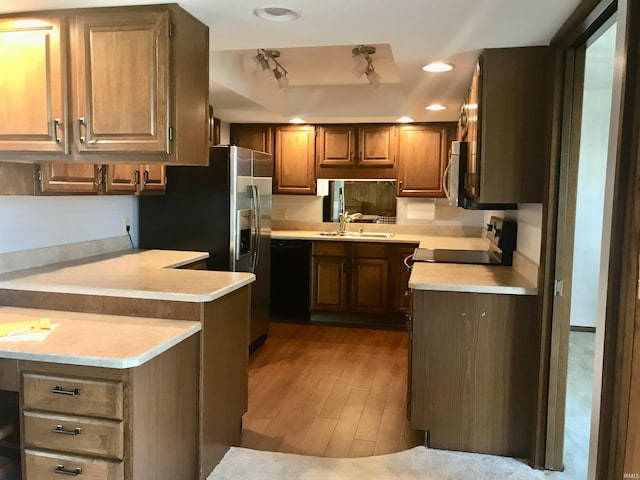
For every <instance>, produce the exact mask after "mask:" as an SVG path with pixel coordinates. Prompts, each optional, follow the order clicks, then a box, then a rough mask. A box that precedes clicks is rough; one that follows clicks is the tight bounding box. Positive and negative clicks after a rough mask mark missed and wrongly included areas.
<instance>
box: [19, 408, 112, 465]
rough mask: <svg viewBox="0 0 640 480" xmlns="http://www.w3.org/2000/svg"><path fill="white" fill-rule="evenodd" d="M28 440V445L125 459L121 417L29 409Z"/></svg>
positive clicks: (25, 418)
mask: <svg viewBox="0 0 640 480" xmlns="http://www.w3.org/2000/svg"><path fill="white" fill-rule="evenodd" d="M23 420H24V422H23V426H24V443H25V445H26V446H27V447H33V448H46V449H49V450H62V451H65V452H70V453H80V454H87V455H95V456H99V457H110V458H117V459H120V460H122V458H123V453H124V448H123V438H124V435H123V432H124V429H123V426H122V422H119V421H117V420H102V419H97V418H89V417H76V416H67V415H55V414H47V413H39V412H30V411H25V412H24V414H23Z"/></svg>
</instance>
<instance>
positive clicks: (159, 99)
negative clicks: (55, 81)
mask: <svg viewBox="0 0 640 480" xmlns="http://www.w3.org/2000/svg"><path fill="white" fill-rule="evenodd" d="M76 22H77V23H76V27H75V30H74V34H75V36H74V40H75V41H74V42H72V47H73V49H72V67H73V72H74V78H75V81H76V84H77V91H76V92H75V95H74V97H73V111H74V116H75V118H76V119H78V125H77V128H78V136H77V138H76V148H77V149H78V151H80V152H145V153H164V154H168V153H169V148H168V146H169V143H168V124H167V118H168V115H167V106H168V98H169V72H168V68H169V61H168V58H169V14H168V12H114V13H112V14H111V15H109V16H106V15H104V14H103V13H102V14H100V13H97V14H93V15H92V14H85V15H80V16H78V17H77V20H76Z"/></svg>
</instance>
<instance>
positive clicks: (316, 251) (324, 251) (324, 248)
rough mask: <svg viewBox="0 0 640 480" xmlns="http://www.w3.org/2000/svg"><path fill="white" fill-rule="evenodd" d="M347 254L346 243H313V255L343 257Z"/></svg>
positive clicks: (347, 247) (347, 245)
mask: <svg viewBox="0 0 640 480" xmlns="http://www.w3.org/2000/svg"><path fill="white" fill-rule="evenodd" d="M348 254H349V243H348V242H313V255H328V256H333V257H344V256H346V255H348Z"/></svg>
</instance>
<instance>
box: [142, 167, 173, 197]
mask: <svg viewBox="0 0 640 480" xmlns="http://www.w3.org/2000/svg"><path fill="white" fill-rule="evenodd" d="M140 177H141V180H140V185H139V190H140V193H148V192H164V191H165V189H166V188H167V176H166V173H165V166H164V165H159V164H150V165H140Z"/></svg>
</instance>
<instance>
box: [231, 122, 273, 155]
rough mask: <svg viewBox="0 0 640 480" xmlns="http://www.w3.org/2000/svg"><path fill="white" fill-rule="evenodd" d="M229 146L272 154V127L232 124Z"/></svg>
mask: <svg viewBox="0 0 640 480" xmlns="http://www.w3.org/2000/svg"><path fill="white" fill-rule="evenodd" d="M231 144H232V145H237V146H238V147H244V148H250V149H251V150H258V151H259V152H267V153H273V127H272V126H271V125H260V124H238V123H234V124H232V125H231Z"/></svg>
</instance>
